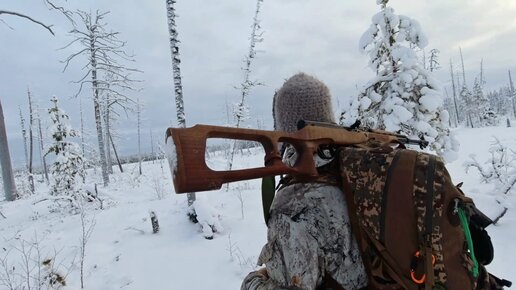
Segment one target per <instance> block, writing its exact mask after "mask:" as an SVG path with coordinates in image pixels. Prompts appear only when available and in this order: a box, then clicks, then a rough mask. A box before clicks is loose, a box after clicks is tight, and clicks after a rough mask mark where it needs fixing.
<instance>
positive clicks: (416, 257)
mask: <svg viewBox="0 0 516 290" xmlns="http://www.w3.org/2000/svg"><path fill="white" fill-rule="evenodd" d="M423 257H424V256H423V255H421V253H420V252H419V251H416V253H414V256H413V257H412V262H411V263H410V278H411V279H412V281H414V283H416V284H423V283H425V280H426V274H423V275H422V276H421V277H420V278H417V277H416V268H417V265H418V263H419V261H423V260H424V259H423ZM432 265H435V255H434V254H432Z"/></svg>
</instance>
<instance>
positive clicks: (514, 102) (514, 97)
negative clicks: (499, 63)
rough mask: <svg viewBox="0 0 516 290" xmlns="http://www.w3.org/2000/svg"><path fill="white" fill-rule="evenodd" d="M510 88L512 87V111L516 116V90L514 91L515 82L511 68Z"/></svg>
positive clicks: (515, 116)
mask: <svg viewBox="0 0 516 290" xmlns="http://www.w3.org/2000/svg"><path fill="white" fill-rule="evenodd" d="M509 88H510V89H511V98H512V113H513V114H514V118H516V92H514V83H513V82H512V77H511V71H510V70H509Z"/></svg>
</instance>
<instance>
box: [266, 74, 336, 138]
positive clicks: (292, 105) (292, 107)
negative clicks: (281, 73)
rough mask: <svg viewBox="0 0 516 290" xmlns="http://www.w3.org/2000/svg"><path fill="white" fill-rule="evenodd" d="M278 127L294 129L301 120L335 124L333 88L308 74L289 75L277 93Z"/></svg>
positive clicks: (274, 115)
mask: <svg viewBox="0 0 516 290" xmlns="http://www.w3.org/2000/svg"><path fill="white" fill-rule="evenodd" d="M272 114H273V118H274V129H275V130H279V131H287V132H294V131H296V130H297V123H298V122H299V120H308V121H319V122H331V123H335V118H334V115H333V109H332V104H331V95H330V90H328V87H326V85H325V84H323V83H322V82H321V81H319V80H318V79H316V78H314V77H312V76H309V75H307V74H305V73H298V74H296V75H294V76H292V77H291V78H289V79H288V80H287V81H285V83H284V84H283V86H282V87H281V88H280V89H279V90H278V91H277V92H276V94H274V100H273V104H272Z"/></svg>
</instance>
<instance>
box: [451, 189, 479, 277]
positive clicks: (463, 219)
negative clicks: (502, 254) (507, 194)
mask: <svg viewBox="0 0 516 290" xmlns="http://www.w3.org/2000/svg"><path fill="white" fill-rule="evenodd" d="M453 212H454V213H457V214H458V215H459V219H460V223H461V225H462V229H463V230H464V235H465V236H466V242H467V243H468V252H469V256H470V257H471V260H472V261H473V269H472V270H471V272H472V273H473V277H475V278H477V277H478V274H479V270H478V261H477V258H476V257H475V250H474V248H473V239H472V238H471V232H470V231H469V224H468V218H467V217H466V213H465V212H464V209H463V208H462V207H460V206H459V200H458V199H455V209H454V210H453Z"/></svg>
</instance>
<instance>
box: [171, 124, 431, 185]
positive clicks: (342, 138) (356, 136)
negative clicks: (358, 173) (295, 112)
mask: <svg viewBox="0 0 516 290" xmlns="http://www.w3.org/2000/svg"><path fill="white" fill-rule="evenodd" d="M301 127H302V128H301ZM298 128H301V129H300V130H298V131H296V132H294V133H287V132H281V131H266V130H254V129H242V128H230V127H221V126H211V125H195V126H193V127H191V128H168V129H167V133H166V136H167V138H166V142H167V143H169V142H170V139H169V138H171V139H172V142H173V144H167V148H169V156H168V158H169V163H170V165H171V172H172V177H173V180H174V187H175V190H176V193H185V192H195V191H206V190H215V189H220V188H221V186H222V184H224V183H228V182H234V181H241V180H247V179H255V178H261V177H266V176H275V175H283V174H291V175H297V176H301V177H305V178H314V177H317V176H318V173H317V168H316V166H315V161H314V157H313V156H314V154H315V153H316V152H317V150H318V148H319V147H320V146H324V145H330V146H360V145H366V144H371V143H373V144H375V143H376V144H382V145H396V144H403V145H405V144H412V145H419V146H420V147H421V148H424V147H426V146H427V145H428V142H427V141H425V140H413V139H409V138H407V136H404V135H401V134H396V133H391V132H387V131H381V130H372V129H351V128H344V127H340V126H338V125H336V124H331V123H322V122H313V121H300V123H299V124H298ZM209 138H225V139H233V140H245V141H256V142H259V143H261V145H262V146H263V148H264V150H265V158H264V167H257V168H249V169H239V170H222V171H215V170H212V169H210V168H209V167H208V166H207V165H206V159H205V152H206V143H207V139H209ZM172 142H170V143H172ZM281 143H288V144H290V145H292V146H293V147H294V148H295V150H296V152H297V154H298V159H297V161H296V163H295V164H294V166H288V165H286V164H284V163H283V161H282V157H281V154H280V144H281ZM170 148H171V149H170Z"/></svg>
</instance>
